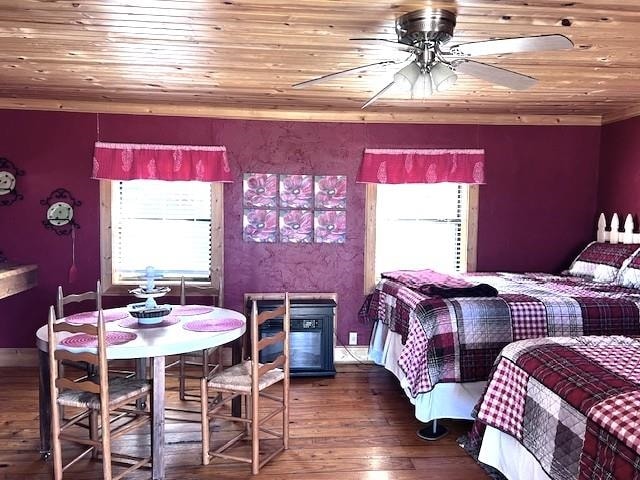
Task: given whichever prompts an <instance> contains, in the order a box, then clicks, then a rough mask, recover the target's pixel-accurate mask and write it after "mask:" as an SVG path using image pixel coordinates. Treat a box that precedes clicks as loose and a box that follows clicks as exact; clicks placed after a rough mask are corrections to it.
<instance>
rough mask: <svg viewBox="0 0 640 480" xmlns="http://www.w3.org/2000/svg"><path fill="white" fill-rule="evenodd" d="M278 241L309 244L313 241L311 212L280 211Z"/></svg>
mask: <svg viewBox="0 0 640 480" xmlns="http://www.w3.org/2000/svg"><path fill="white" fill-rule="evenodd" d="M280 241H281V242H283V243H311V242H312V241H313V212H312V211H311V210H280Z"/></svg>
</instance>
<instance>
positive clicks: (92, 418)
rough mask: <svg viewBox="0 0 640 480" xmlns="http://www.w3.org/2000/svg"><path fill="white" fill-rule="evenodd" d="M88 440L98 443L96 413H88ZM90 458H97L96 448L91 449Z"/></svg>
mask: <svg viewBox="0 0 640 480" xmlns="http://www.w3.org/2000/svg"><path fill="white" fill-rule="evenodd" d="M89 438H90V439H91V440H94V441H98V439H99V437H98V411H97V410H91V411H90V412H89ZM91 458H94V459H95V458H98V447H97V446H95V447H93V451H92V452H91Z"/></svg>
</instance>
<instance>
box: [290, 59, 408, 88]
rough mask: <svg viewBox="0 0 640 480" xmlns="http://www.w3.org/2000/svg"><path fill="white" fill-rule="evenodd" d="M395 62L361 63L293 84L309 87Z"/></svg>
mask: <svg viewBox="0 0 640 480" xmlns="http://www.w3.org/2000/svg"><path fill="white" fill-rule="evenodd" d="M393 63H398V62H396V61H395V60H384V61H382V62H375V63H369V64H367V65H360V66H359V67H353V68H347V69H346V70H341V71H339V72H334V73H328V74H326V75H322V76H321V77H316V78H312V79H310V80H305V81H304V82H299V83H295V84H293V85H291V86H292V87H293V88H303V87H308V86H309V85H313V84H315V83H320V82H324V81H325V80H330V79H332V78H337V77H342V76H343V75H349V74H350V73H353V72H357V71H358V70H363V69H365V68H369V67H375V66H376V65H390V64H393Z"/></svg>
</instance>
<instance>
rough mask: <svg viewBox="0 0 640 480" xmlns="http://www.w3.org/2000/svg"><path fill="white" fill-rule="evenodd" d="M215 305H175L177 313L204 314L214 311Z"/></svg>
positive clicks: (174, 311)
mask: <svg viewBox="0 0 640 480" xmlns="http://www.w3.org/2000/svg"><path fill="white" fill-rule="evenodd" d="M213 309H214V307H207V306H204V305H176V306H175V307H173V313H174V314H175V315H185V316H186V315H202V314H203V313H209V312H213Z"/></svg>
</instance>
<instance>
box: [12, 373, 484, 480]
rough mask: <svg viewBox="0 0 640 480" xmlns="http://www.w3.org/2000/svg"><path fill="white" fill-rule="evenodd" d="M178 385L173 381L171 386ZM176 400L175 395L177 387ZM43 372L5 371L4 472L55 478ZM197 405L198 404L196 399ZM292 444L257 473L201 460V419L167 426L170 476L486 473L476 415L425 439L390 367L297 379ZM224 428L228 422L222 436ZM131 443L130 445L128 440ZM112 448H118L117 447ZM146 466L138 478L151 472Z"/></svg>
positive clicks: (94, 465)
mask: <svg viewBox="0 0 640 480" xmlns="http://www.w3.org/2000/svg"><path fill="white" fill-rule="evenodd" d="M171 383H172V382H171V381H170V380H168V384H171ZM169 397H170V398H169V403H170V404H171V405H177V404H179V403H180V402H179V401H177V392H175V393H174V392H170V393H169ZM37 402H38V392H37V371H36V369H32V368H14V369H9V368H0V405H1V407H0V424H1V425H2V429H1V430H0V479H3V480H4V479H6V480H17V479H27V478H28V479H37V480H40V479H48V478H50V477H49V472H50V462H44V461H42V460H41V459H40V456H39V454H38V446H39V443H38V442H39V440H38V435H39V432H38V403H37ZM188 403H189V404H191V405H195V404H194V403H193V402H188ZM290 421H291V436H290V449H289V450H288V451H286V452H284V453H283V454H281V455H280V456H278V457H277V458H275V459H274V460H272V461H271V463H270V464H268V465H267V466H266V467H264V468H263V469H262V470H261V472H260V474H259V475H258V476H256V477H252V476H251V474H250V468H249V466H248V465H242V464H235V463H219V461H216V462H214V463H212V464H211V465H209V466H206V467H205V466H202V465H200V442H199V440H200V426H199V424H197V423H176V422H168V423H167V448H166V464H167V478H169V479H195V478H198V479H208V478H211V479H226V478H234V479H238V478H256V479H260V478H263V479H271V480H275V479H283V480H287V479H303V480H307V479H308V480H356V479H358V480H359V479H368V480H412V479H425V478H429V479H446V480H473V479H486V478H488V477H487V476H486V475H485V473H484V472H483V471H482V469H481V468H480V467H478V466H477V465H476V463H475V462H474V461H473V460H472V459H471V458H470V457H469V456H467V454H466V453H465V452H464V451H463V450H462V449H461V448H460V447H458V446H457V444H456V442H455V440H456V438H457V437H458V436H459V435H460V434H462V433H464V432H465V431H466V430H468V428H469V426H470V424H469V423H468V422H454V421H449V422H445V423H446V424H447V425H448V426H449V427H450V428H451V433H450V434H449V435H448V436H447V437H445V438H444V439H442V440H440V441H438V442H432V443H431V442H424V441H422V440H420V439H419V438H418V437H417V436H416V434H415V432H416V430H417V429H418V428H419V427H420V426H421V424H420V422H418V421H417V420H416V419H415V418H414V416H413V407H412V405H411V404H410V403H409V401H408V400H407V398H406V397H405V396H404V394H403V393H402V391H401V390H400V387H399V385H398V381H397V380H396V379H395V377H394V376H393V375H392V374H390V373H389V372H387V371H386V370H384V369H383V368H382V367H377V366H373V365H350V366H341V367H339V370H338V374H337V375H336V377H335V378H327V379H323V378H294V379H292V386H291V417H290ZM223 433H224V428H223V427H221V434H223ZM123 443H124V444H125V445H123ZM116 445H117V446H118V447H120V450H122V447H123V446H124V447H126V448H127V449H132V450H133V449H136V448H148V445H149V439H148V435H146V434H145V432H144V431H141V432H139V433H134V434H131V435H128V436H127V437H126V438H123V439H121V440H120V441H119V442H118V443H116ZM114 448H116V447H115V446H114ZM72 468H73V470H69V472H68V473H67V474H66V475H65V478H70V479H79V480H84V479H97V478H100V467H99V463H98V462H94V461H91V460H86V461H85V460H82V461H81V462H80V463H79V465H77V466H74V467H72ZM149 476H150V472H149V471H148V470H147V471H144V470H143V471H142V472H139V473H136V474H135V475H132V476H131V477H130V478H133V479H142V478H148V477H149Z"/></svg>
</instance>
